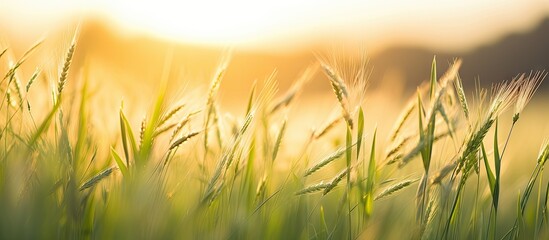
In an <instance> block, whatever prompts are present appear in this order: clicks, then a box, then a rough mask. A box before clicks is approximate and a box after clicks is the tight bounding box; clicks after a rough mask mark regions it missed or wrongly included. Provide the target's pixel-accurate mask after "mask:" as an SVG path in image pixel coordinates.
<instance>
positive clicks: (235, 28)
mask: <svg viewBox="0 0 549 240" xmlns="http://www.w3.org/2000/svg"><path fill="white" fill-rule="evenodd" d="M80 14H99V15H101V16H104V17H107V18H108V19H110V21H112V22H113V23H115V24H116V25H119V26H122V27H124V28H125V29H129V30H130V32H134V33H147V34H153V35H155V36H157V37H161V38H167V39H172V40H177V41H184V42H191V43H200V44H210V45H237V46H240V47H249V48H254V49H265V50H277V49H283V48H284V49H293V48H299V47H302V46H305V45H306V44H311V43H337V42H339V43H341V42H344V43H357V42H360V43H361V44H362V45H363V46H366V47H371V48H383V47H385V46H388V45H392V44H395V43H399V44H407V45H421V46H429V47H432V48H435V49H443V48H445V49H458V50H464V49H470V48H474V47H476V46H478V45H481V44H485V43H487V42H489V41H493V40H495V39H497V38H499V37H501V36H504V35H506V34H508V33H509V32H517V31H525V30H528V28H532V27H535V23H537V22H538V21H539V20H540V19H542V18H543V17H547V16H549V1H547V0H521V1H517V0H514V1H509V0H498V1H496V0H460V1H448V0H413V1H406V0H400V1H397V0H381V1H358V0H355V1H352V0H301V1H299V0H274V1H261V0H224V1H223V0H221V1H214V0H194V1H168V0H150V1H136V0H117V1H116V0H115V1H113V0H111V1H109V0H101V1H70V0H49V1H44V0H0V30H1V29H2V28H8V29H11V30H14V29H19V30H20V29H25V31H26V32H27V33H26V34H29V29H33V31H30V32H39V31H46V30H47V29H49V28H51V27H52V26H55V25H59V23H60V22H62V21H63V20H64V19H65V18H66V17H67V16H68V15H80ZM19 34H25V33H19Z"/></svg>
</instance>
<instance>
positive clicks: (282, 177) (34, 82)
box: [0, 33, 549, 239]
mask: <svg viewBox="0 0 549 240" xmlns="http://www.w3.org/2000/svg"><path fill="white" fill-rule="evenodd" d="M42 47H44V46H43V45H42V44H41V42H38V43H37V44H36V45H34V46H32V47H30V48H29V49H28V51H27V52H25V53H24V54H22V55H20V56H14V55H13V54H11V49H10V47H9V46H4V45H2V46H1V48H0V76H2V81H1V82H0V92H1V94H2V100H1V105H0V109H1V115H0V127H1V131H0V145H1V147H0V212H1V213H2V217H1V218H0V238H2V239H58V238H61V239H67V238H69V239H402V238H404V239H407V238H412V239H463V238H468V239H469V238H470V239H517V238H518V239H533V238H534V239H545V238H547V237H548V236H549V223H548V220H549V219H548V218H549V213H548V211H547V206H548V204H547V201H548V196H549V183H548V182H547V179H546V178H544V173H545V170H544V165H545V162H546V161H547V159H548V158H549V135H544V134H546V132H547V131H545V130H544V129H543V128H544V126H546V123H547V122H546V121H547V120H546V119H547V117H549V116H548V115H547V113H546V109H547V97H546V96H543V94H540V93H538V94H537V95H536V90H537V89H538V87H539V86H540V85H542V84H544V83H543V79H544V78H545V77H546V75H547V73H546V72H530V73H517V74H518V75H517V77H516V78H514V79H512V80H509V81H503V80H502V81H501V82H500V83H499V84H495V85H494V86H493V87H492V88H489V89H485V88H482V87H480V86H478V87H476V88H474V89H468V88H467V89H465V88H464V86H463V83H462V79H461V77H460V74H459V71H460V66H461V64H462V60H460V59H455V60H454V61H453V62H451V64H449V65H448V67H447V68H444V69H440V68H437V67H436V66H437V64H436V61H437V59H436V58H433V64H432V67H431V72H430V73H429V76H430V78H429V80H428V81H426V82H425V83H423V84H422V85H420V86H417V90H416V91H415V92H413V93H412V94H410V95H409V96H407V97H406V98H408V100H406V98H402V99H396V100H395V101H393V102H392V103H391V104H389V103H387V102H385V103H384V100H383V99H382V100H379V98H376V97H375V96H386V95H384V94H385V93H383V92H380V90H376V89H370V88H369V86H370V84H371V82H370V81H371V79H369V74H370V72H371V71H373V70H372V69H371V68H370V66H369V65H368V61H367V58H366V57H364V58H359V59H355V60H353V61H351V63H350V64H349V63H348V61H345V56H342V57H333V56H331V55H326V54H318V56H317V57H316V59H317V61H316V62H314V63H311V65H310V66H309V67H308V68H306V69H302V73H301V74H300V75H299V76H296V77H295V80H294V81H293V83H292V84H291V86H290V87H288V88H287V89H283V90H281V89H280V88H279V86H278V80H277V77H276V75H275V74H272V75H269V76H267V77H266V78H265V79H260V80H257V81H256V82H255V83H254V84H253V85H250V86H247V85H246V86H244V85H243V86H240V88H242V91H246V92H247V93H248V94H247V95H241V94H236V95H230V96H231V98H233V97H235V98H236V97H237V98H238V100H234V101H236V102H238V103H239V104H237V105H236V106H234V105H233V106H232V107H231V109H236V110H234V111H229V110H227V108H226V107H225V104H226V103H224V102H223V100H224V99H227V97H226V96H225V97H221V96H222V91H221V90H222V86H223V85H224V84H225V82H224V75H225V74H226V71H227V69H230V68H231V55H232V54H233V52H232V51H231V50H227V51H226V52H225V53H224V54H222V56H220V57H219V64H218V66H217V67H216V69H214V70H213V71H212V73H211V76H210V77H209V78H208V79H206V81H207V82H209V83H208V85H207V86H204V87H203V88H195V87H194V85H189V86H188V87H186V88H181V87H180V86H175V85H173V81H172V79H171V78H173V74H171V72H172V71H175V70H176V69H177V67H178V66H175V65H173V64H171V63H170V55H169V54H167V56H166V62H165V63H163V66H164V68H163V69H161V74H160V75H158V76H155V77H156V79H158V81H157V83H155V87H154V88H153V87H150V88H148V89H147V90H143V91H146V92H143V93H142V95H141V96H139V97H137V98H135V97H129V96H124V95H123V94H124V92H123V91H117V90H113V89H111V87H112V86H111V85H105V86H102V85H101V84H102V83H101V82H99V83H97V82H94V81H92V80H91V79H92V78H91V77H90V76H93V75H94V73H96V72H101V71H102V70H101V69H100V67H97V66H94V65H91V64H89V63H86V62H84V64H79V65H76V66H74V65H73V64H72V63H73V60H74V59H73V58H74V55H75V54H78V52H79V42H78V35H77V33H75V34H74V36H73V37H72V38H71V40H70V41H68V44H65V46H64V47H62V48H61V51H62V57H60V58H59V59H60V61H58V62H57V63H56V64H53V65H52V64H50V65H52V66H51V67H50V66H49V65H48V64H35V65H30V64H34V62H36V61H30V60H29V59H32V58H33V54H34V53H35V51H36V50H37V49H40V48H42ZM29 65H30V66H29ZM273 68H274V67H273ZM29 69H31V70H30V71H29ZM32 69H35V70H34V71H32ZM174 69H175V70H174ZM106 74H107V75H108V73H106ZM311 84H326V85H327V86H330V88H331V89H332V91H331V92H329V93H326V94H312V93H310V92H308V90H309V87H308V86H309V85H311ZM151 89H154V90H151ZM119 93H120V94H121V96H118V97H119V98H122V99H126V100H125V101H118V100H114V99H117V98H114V97H113V96H111V98H109V95H116V94H119ZM530 100H532V101H531V103H530ZM143 102H145V104H143ZM109 109H110V110H109ZM112 109H114V111H112ZM544 124H545V125H544ZM544 139H545V140H544Z"/></svg>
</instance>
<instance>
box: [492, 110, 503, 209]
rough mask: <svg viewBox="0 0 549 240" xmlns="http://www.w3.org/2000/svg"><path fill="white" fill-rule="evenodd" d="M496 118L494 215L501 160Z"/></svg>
mask: <svg viewBox="0 0 549 240" xmlns="http://www.w3.org/2000/svg"><path fill="white" fill-rule="evenodd" d="M498 125H499V124H498V118H496V126H495V130H494V168H495V171H496V172H495V175H496V176H495V178H496V179H495V180H496V182H495V184H494V193H493V194H494V196H493V201H494V207H495V209H496V213H497V211H498V205H499V183H500V169H501V158H500V155H499V147H498V146H499V143H498Z"/></svg>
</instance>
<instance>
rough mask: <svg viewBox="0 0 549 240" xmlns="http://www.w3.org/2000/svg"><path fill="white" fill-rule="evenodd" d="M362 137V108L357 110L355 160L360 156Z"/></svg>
mask: <svg viewBox="0 0 549 240" xmlns="http://www.w3.org/2000/svg"><path fill="white" fill-rule="evenodd" d="M363 135H364V112H363V111H362V107H360V108H359V110H358V130H357V136H356V159H357V160H358V158H359V156H360V148H361V147H362V136H363Z"/></svg>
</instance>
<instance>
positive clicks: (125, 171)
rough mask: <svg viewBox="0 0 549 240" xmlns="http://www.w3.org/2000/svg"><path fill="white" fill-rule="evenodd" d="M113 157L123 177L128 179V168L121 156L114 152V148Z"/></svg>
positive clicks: (112, 149)
mask: <svg viewBox="0 0 549 240" xmlns="http://www.w3.org/2000/svg"><path fill="white" fill-rule="evenodd" d="M111 155H112V157H113V158H114V161H116V165H118V168H119V169H120V172H122V176H124V177H128V176H129V172H128V167H126V165H124V162H123V161H122V158H120V155H118V153H116V151H115V150H114V148H112V146H111Z"/></svg>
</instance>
